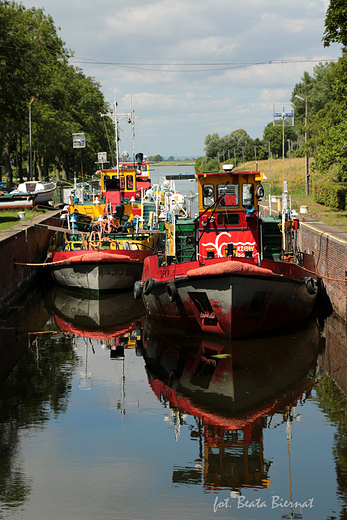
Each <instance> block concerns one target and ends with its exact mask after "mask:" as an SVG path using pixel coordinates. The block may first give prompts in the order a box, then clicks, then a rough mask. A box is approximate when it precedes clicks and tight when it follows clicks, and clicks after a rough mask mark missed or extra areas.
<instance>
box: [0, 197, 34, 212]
mask: <svg viewBox="0 0 347 520" xmlns="http://www.w3.org/2000/svg"><path fill="white" fill-rule="evenodd" d="M34 202H35V197H18V198H12V197H7V196H0V209H23V208H26V209H32V208H33V207H34Z"/></svg>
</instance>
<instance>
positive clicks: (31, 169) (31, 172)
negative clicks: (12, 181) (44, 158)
mask: <svg viewBox="0 0 347 520" xmlns="http://www.w3.org/2000/svg"><path fill="white" fill-rule="evenodd" d="M34 101H35V98H32V99H31V101H30V103H29V177H30V180H31V181H32V180H33V157H32V148H31V105H32V104H33V103H34Z"/></svg>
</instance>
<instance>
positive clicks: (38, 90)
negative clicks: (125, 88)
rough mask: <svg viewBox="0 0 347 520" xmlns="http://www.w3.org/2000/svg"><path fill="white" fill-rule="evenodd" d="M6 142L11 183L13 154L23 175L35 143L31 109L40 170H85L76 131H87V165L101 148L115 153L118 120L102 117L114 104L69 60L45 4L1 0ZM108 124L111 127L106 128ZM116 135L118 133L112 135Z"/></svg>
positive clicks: (0, 135) (0, 78) (1, 131)
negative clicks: (32, 5)
mask: <svg viewBox="0 0 347 520" xmlns="http://www.w3.org/2000/svg"><path fill="white" fill-rule="evenodd" d="M0 21H1V23H0V45H1V58H0V116H1V117H0V146H1V148H2V149H3V150H4V154H3V156H4V166H5V169H6V172H7V184H8V185H11V184H12V167H11V162H12V161H13V159H15V160H16V161H17V167H18V171H19V175H20V176H21V168H22V162H23V161H22V157H21V156H19V157H17V155H16V149H17V148H18V147H19V141H20V143H21V145H22V147H23V150H22V151H23V156H24V157H25V158H27V156H28V149H29V138H28V137H29V129H28V111H29V102H30V100H31V99H33V98H34V99H35V101H34V102H33V104H32V105H31V114H32V117H31V119H32V148H33V158H34V163H35V164H36V165H37V170H36V169H34V172H35V173H36V174H37V175H38V174H40V173H41V171H42V170H43V172H44V176H46V177H47V176H48V172H49V171H52V170H53V171H54V170H55V169H56V168H57V170H58V171H62V172H63V175H62V176H63V178H66V177H68V176H69V171H70V172H71V173H72V171H73V170H76V171H77V172H78V171H80V170H81V167H82V166H81V152H80V150H74V149H73V147H72V133H75V132H84V133H85V135H86V148H85V149H83V152H82V158H83V163H82V164H83V168H84V170H86V171H88V170H89V171H90V173H93V171H94V170H95V161H96V158H97V153H98V152H99V151H108V152H109V157H110V156H111V157H113V155H114V148H115V143H114V125H113V123H112V121H111V119H110V118H105V121H104V120H103V118H102V117H101V115H100V114H101V113H107V112H108V105H107V103H106V102H105V100H104V97H103V95H102V94H101V91H100V85H99V84H98V83H96V82H95V80H94V79H93V78H89V77H86V76H84V74H83V73H82V71H81V70H79V69H78V68H75V67H72V66H69V65H68V62H67V60H68V57H69V55H71V52H69V51H68V50H67V49H66V48H65V46H64V42H63V41H62V40H61V39H60V38H59V37H58V35H57V30H56V28H55V26H54V23H53V20H52V18H51V17H50V16H46V15H44V12H43V10H42V9H35V8H32V9H27V10H26V9H25V8H24V7H23V6H22V5H18V4H17V3H15V2H11V3H9V2H1V3H0ZM105 126H106V129H105ZM112 137H113V138H112Z"/></svg>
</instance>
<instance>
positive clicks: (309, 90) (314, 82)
mask: <svg viewBox="0 0 347 520" xmlns="http://www.w3.org/2000/svg"><path fill="white" fill-rule="evenodd" d="M333 68H334V63H319V64H318V65H316V66H315V67H314V69H313V75H312V76H310V74H309V73H308V72H304V74H303V76H302V78H301V82H300V83H296V84H295V86H294V89H293V92H292V97H291V103H292V104H293V106H294V121H295V128H296V129H297V131H298V134H299V135H303V134H304V133H305V103H304V102H303V101H301V100H300V99H298V98H296V97H295V96H296V95H298V96H300V97H301V98H302V99H306V98H307V100H308V122H309V123H310V122H311V121H312V120H313V118H314V117H315V115H316V114H317V113H318V112H319V111H320V110H322V109H323V108H324V106H325V105H326V103H328V102H329V101H331V100H332V89H331V80H330V77H331V73H332V70H333Z"/></svg>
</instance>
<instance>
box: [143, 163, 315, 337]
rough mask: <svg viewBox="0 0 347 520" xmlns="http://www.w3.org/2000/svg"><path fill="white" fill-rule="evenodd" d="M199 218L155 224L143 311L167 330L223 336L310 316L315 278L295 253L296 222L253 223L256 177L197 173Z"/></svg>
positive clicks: (306, 259)
mask: <svg viewBox="0 0 347 520" xmlns="http://www.w3.org/2000/svg"><path fill="white" fill-rule="evenodd" d="M197 180H198V195H199V214H198V216H197V217H196V218H195V219H191V220H189V219H181V220H180V219H176V218H174V216H173V217H172V219H171V221H170V222H169V221H168V222H165V223H164V224H162V231H163V234H164V232H165V248H164V250H163V251H162V253H161V254H158V255H156V256H152V257H148V258H146V260H145V262H144V268H143V273H142V280H141V282H137V283H135V285H134V296H135V298H136V297H139V296H140V295H141V293H142V296H143V301H144V304H145V307H146V310H147V311H148V313H149V314H150V315H151V316H152V317H154V318H155V319H156V320H159V321H161V322H163V323H165V324H167V325H171V326H173V327H176V328H181V329H186V330H189V331H203V332H207V333H211V334H218V335H220V336H224V337H229V338H239V337H242V336H246V335H251V334H259V333H262V332H264V331H268V330H271V329H276V328H280V327H284V326H286V325H290V324H292V323H295V322H297V321H299V320H302V319H303V318H305V317H307V316H308V315H310V313H311V312H312V310H313V308H314V305H315V302H316V297H317V287H318V280H317V277H316V275H315V262H314V258H313V256H312V255H310V254H307V253H301V252H300V251H298V250H297V229H298V226H299V222H298V221H292V220H290V217H289V216H290V212H288V210H287V208H286V204H285V202H286V193H284V196H283V206H284V208H283V211H282V218H280V217H261V216H260V214H259V205H258V203H259V200H260V199H261V198H262V197H263V196H264V189H263V186H262V184H261V181H262V180H263V175H262V174H261V173H259V172H246V171H234V170H233V169H232V166H231V165H230V166H229V165H225V166H224V170H223V171H220V172H207V173H197Z"/></svg>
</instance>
